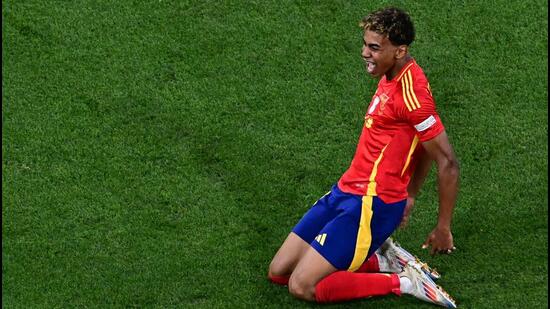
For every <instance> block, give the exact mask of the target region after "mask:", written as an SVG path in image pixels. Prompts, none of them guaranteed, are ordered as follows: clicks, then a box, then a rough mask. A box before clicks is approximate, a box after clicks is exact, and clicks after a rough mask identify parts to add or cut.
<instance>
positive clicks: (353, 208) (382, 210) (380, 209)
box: [292, 185, 406, 271]
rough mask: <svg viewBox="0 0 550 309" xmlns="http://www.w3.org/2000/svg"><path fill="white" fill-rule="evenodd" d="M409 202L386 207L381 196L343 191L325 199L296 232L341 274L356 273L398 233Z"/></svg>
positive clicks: (335, 190) (315, 205) (294, 230)
mask: <svg viewBox="0 0 550 309" xmlns="http://www.w3.org/2000/svg"><path fill="white" fill-rule="evenodd" d="M405 205H406V199H405V200H402V201H399V202H396V203H391V204H386V203H384V202H383V201H382V200H381V199H380V198H378V197H377V196H368V195H366V196H361V195H355V194H350V193H345V192H342V191H340V189H339V188H338V185H334V186H333V187H332V190H331V191H330V192H328V193H327V194H325V195H324V196H323V197H321V198H320V199H319V200H318V201H317V202H316V203H315V204H314V205H313V206H312V207H311V208H310V209H309V211H308V212H307V213H306V214H305V215H304V216H303V217H302V219H300V222H298V224H296V226H295V227H294V229H293V230H292V232H294V233H295V234H297V235H298V236H299V237H300V238H302V239H303V240H304V241H306V242H307V243H309V244H310V245H311V246H312V247H313V248H314V249H315V250H317V252H319V253H320V254H321V255H322V256H323V257H324V258H325V259H326V260H327V261H329V262H330V264H332V266H334V267H335V268H337V269H339V270H348V271H355V270H357V269H358V268H359V267H360V266H361V264H363V262H364V261H365V260H366V259H367V258H369V257H370V256H371V255H372V254H373V253H374V251H376V249H378V248H379V247H380V246H381V245H382V243H384V241H385V240H386V239H387V238H388V237H389V236H390V235H391V234H392V233H393V232H394V231H395V229H396V228H397V227H398V226H399V223H400V222H401V218H402V217H403V211H404V210H405Z"/></svg>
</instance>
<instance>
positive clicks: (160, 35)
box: [2, 0, 548, 308]
mask: <svg viewBox="0 0 550 309" xmlns="http://www.w3.org/2000/svg"><path fill="white" fill-rule="evenodd" d="M390 3H391V4H395V5H398V6H401V7H403V8H405V9H406V10H408V11H409V12H410V14H411V16H412V18H413V20H414V22H415V25H416V28H417V40H416V42H415V43H414V44H413V45H412V54H413V56H414V57H415V58H416V60H417V62H418V63H419V64H420V65H421V66H422V67H423V68H424V70H425V72H426V75H427V76H428V78H429V79H430V83H431V86H432V89H433V92H434V97H435V99H436V102H437V105H438V110H439V113H440V115H441V117H442V119H443V121H444V123H445V125H446V128H447V132H448V134H449V135H450V138H451V142H452V144H453V146H454V148H455V152H456V154H457V156H458V158H459V161H460V163H461V189H460V196H459V200H458V204H457V207H456V211H455V220H454V226H453V227H454V238H455V244H456V246H457V247H458V250H457V251H456V253H455V254H453V255H452V256H437V257H431V256H429V254H427V253H426V252H425V251H423V250H421V249H420V245H421V244H422V242H423V241H424V239H425V237H426V235H427V234H428V232H429V231H430V230H431V229H432V227H433V226H434V224H435V218H436V214H437V191H436V186H435V183H436V182H435V178H434V172H433V171H432V173H431V174H430V176H429V179H428V181H427V183H426V185H425V187H424V189H423V191H422V194H421V195H420V196H419V197H418V199H417V206H416V209H415V212H414V214H413V217H412V218H411V222H410V225H409V228H408V229H406V230H403V231H398V232H397V234H396V235H395V237H396V239H397V240H398V241H399V242H400V243H402V244H403V245H404V247H405V248H408V249H409V250H410V251H411V252H412V253H414V254H417V255H418V256H419V257H420V258H422V259H424V260H425V261H427V262H429V263H430V264H431V265H432V266H435V267H436V268H438V269H439V270H440V272H441V273H442V279H441V280H440V282H439V283H440V284H441V285H442V286H443V287H444V288H446V289H447V291H449V292H450V293H451V294H452V295H453V296H454V297H455V298H456V299H457V301H458V305H459V308H547V301H548V292H547V289H548V253H547V250H548V225H547V219H548V198H547V192H548V176H547V172H548V161H547V155H548V135H547V134H548V105H547V100H548V94H547V82H548V78H547V73H548V50H547V46H548V33H547V26H548V15H547V7H548V4H547V1H541V0H528V1H504V0H499V1H497V0H491V1H447V2H443V1H435V0H432V1H418V2H416V1H414V2H413V1H394V2H390V1H286V0H285V1H171V0H156V1H130V0H124V1H122V0H121V1H112V0H100V1H35V0H33V1H31V0H28V1H8V0H4V1H2V48H3V51H2V130H3V133H2V202H3V206H2V217H3V218H2V219H3V220H2V284H3V285H2V295H3V298H2V307H4V308H65V307H69V308H72V307H79V308H81V307H85V308H103V307H156V308H160V307H162V308H167V307H168V308H171V307H198V308H244V307H246V308H260V307H265V308H311V307H319V308H351V307H361V308H382V307H384V308H435V307H434V306H432V305H430V304H427V303H423V302H422V301H419V300H417V299H415V298H412V297H401V298H398V297H394V296H388V297H383V298H372V299H368V300H361V301H354V302H350V303H344V304H333V305H324V306H320V305H317V304H309V303H306V302H302V301H298V300H295V299H293V298H292V297H291V296H290V295H289V294H288V291H287V290H286V289H285V288H283V287H280V286H275V285H272V284H270V283H269V282H268V281H267V279H266V272H267V267H268V265H269V262H270V260H271V258H272V256H273V255H274V253H275V252H276V250H277V248H278V247H279V246H280V244H281V243H282V241H283V240H284V238H285V237H286V235H287V234H288V232H289V231H290V229H291V228H292V227H293V226H294V224H295V223H296V222H297V221H298V220H299V219H300V217H301V216H302V215H303V213H305V211H306V210H307V209H308V208H309V207H310V205H311V204H312V203H314V202H315V201H316V200H317V198H319V197H320V196H322V195H323V194H324V193H325V192H326V191H328V190H329V189H330V187H331V185H332V184H333V183H335V182H336V181H337V180H338V178H339V177H340V176H341V174H342V173H343V172H344V171H345V170H346V169H347V167H348V166H349V164H350V161H351V158H352V156H353V153H354V151H355V147H356V142H357V139H358V137H359V132H360V130H361V126H362V121H363V116H364V113H365V110H366V107H367V103H368V101H369V100H370V98H371V96H372V94H373V91H374V90H375V88H376V81H375V80H372V79H371V78H370V77H368V76H367V74H366V73H365V69H364V65H363V63H362V60H361V58H360V50H361V45H362V33H361V30H360V28H359V27H358V22H359V20H360V19H361V17H362V16H364V15H366V14H367V13H368V12H369V11H371V10H373V9H376V8H379V7H381V6H384V5H387V4H390Z"/></svg>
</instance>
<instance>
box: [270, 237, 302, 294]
mask: <svg viewBox="0 0 550 309" xmlns="http://www.w3.org/2000/svg"><path fill="white" fill-rule="evenodd" d="M308 248H309V244H308V243H307V242H305V241H304V240H303V239H302V238H300V237H299V236H298V235H296V234H295V233H294V232H291V233H290V234H288V236H287V238H286V239H285V241H284V242H283V245H282V246H281V248H279V250H278V251H277V253H276V254H275V257H273V260H272V261H271V264H270V265H269V272H268V277H269V279H270V280H271V281H272V282H273V283H277V284H281V285H286V284H288V278H289V277H290V274H292V271H293V270H294V268H295V267H296V264H298V262H299V261H300V259H302V257H303V256H304V254H305V252H306V250H307V249H308Z"/></svg>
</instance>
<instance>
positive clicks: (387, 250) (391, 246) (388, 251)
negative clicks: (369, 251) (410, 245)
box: [379, 237, 441, 280]
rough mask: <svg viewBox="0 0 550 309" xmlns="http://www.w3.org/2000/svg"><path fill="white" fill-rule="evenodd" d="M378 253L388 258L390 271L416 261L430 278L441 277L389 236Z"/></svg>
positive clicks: (398, 270) (397, 271)
mask: <svg viewBox="0 0 550 309" xmlns="http://www.w3.org/2000/svg"><path fill="white" fill-rule="evenodd" d="M379 250H380V251H379V253H380V254H381V255H383V256H385V257H386V258H387V259H388V262H389V264H390V265H389V266H390V267H391V268H392V272H396V273H399V272H401V271H402V270H403V267H405V265H407V263H408V262H409V261H415V262H417V263H418V264H419V265H420V267H421V269H422V271H423V272H425V273H426V274H427V275H428V276H430V278H431V279H432V280H437V279H439V278H441V275H440V274H439V273H438V272H437V270H435V269H434V268H431V267H430V266H428V264H426V263H423V262H422V261H420V259H418V258H417V257H416V256H414V255H412V254H410V253H409V252H408V251H407V250H405V249H403V248H402V247H401V246H400V245H399V244H398V243H397V242H396V241H394V240H393V239H392V238H391V237H388V239H386V241H385V242H384V243H383V244H382V246H380V249H379Z"/></svg>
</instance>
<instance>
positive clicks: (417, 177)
mask: <svg viewBox="0 0 550 309" xmlns="http://www.w3.org/2000/svg"><path fill="white" fill-rule="evenodd" d="M417 160H418V163H416V168H415V169H414V172H413V174H412V176H411V181H410V182H409V186H408V187H407V193H408V196H407V204H406V206H405V211H404V212H403V218H402V219H401V223H400V224H399V227H400V228H402V229H403V228H405V227H406V226H407V224H408V223H409V217H410V215H411V211H412V209H413V208H414V203H415V198H416V196H417V195H418V192H419V191H420V188H421V187H422V185H423V184H424V181H425V180H426V177H427V176H428V174H429V173H430V169H431V167H432V162H433V160H432V158H430V156H429V155H427V154H426V153H425V152H422V153H421V154H420V156H419V158H418V159H417Z"/></svg>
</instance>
